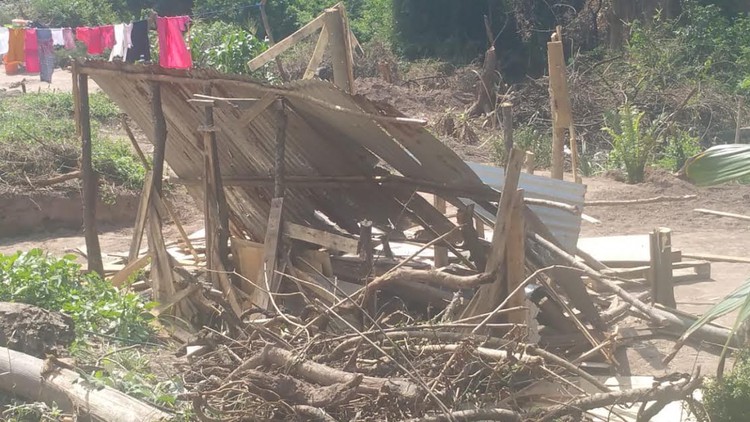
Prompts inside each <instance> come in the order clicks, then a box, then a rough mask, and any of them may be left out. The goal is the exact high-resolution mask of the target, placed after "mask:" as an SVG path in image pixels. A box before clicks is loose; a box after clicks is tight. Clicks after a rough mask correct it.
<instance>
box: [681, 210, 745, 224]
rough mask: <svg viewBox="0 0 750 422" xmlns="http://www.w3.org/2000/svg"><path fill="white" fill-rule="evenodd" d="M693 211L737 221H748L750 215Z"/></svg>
mask: <svg viewBox="0 0 750 422" xmlns="http://www.w3.org/2000/svg"><path fill="white" fill-rule="evenodd" d="M693 211H695V212H699V213H701V214H710V215H718V216H720V217H729V218H736V219H738V220H744V221H750V215H742V214H734V213H731V212H723V211H714V210H707V209H704V208H696V209H694V210H693Z"/></svg>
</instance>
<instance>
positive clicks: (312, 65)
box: [302, 26, 328, 79]
mask: <svg viewBox="0 0 750 422" xmlns="http://www.w3.org/2000/svg"><path fill="white" fill-rule="evenodd" d="M326 48H328V29H327V28H326V27H325V26H323V29H321V30H320V36H319V37H318V42H317V43H316V44H315V50H314V51H313V54H312V57H310V62H309V63H308V64H307V69H306V70H305V75H304V76H302V79H312V78H313V76H315V72H316V71H317V70H318V67H319V66H320V62H321V61H323V55H324V54H325V52H326Z"/></svg>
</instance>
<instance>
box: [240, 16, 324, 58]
mask: <svg viewBox="0 0 750 422" xmlns="http://www.w3.org/2000/svg"><path fill="white" fill-rule="evenodd" d="M324 20H325V14H322V15H320V16H318V17H317V18H315V19H313V20H311V21H310V22H309V23H308V24H307V25H305V26H303V27H302V28H300V29H298V30H297V32H295V33H293V34H292V35H290V36H288V37H286V38H284V39H283V40H281V41H279V42H278V43H276V45H274V46H273V47H271V48H269V49H268V50H266V51H264V52H263V53H261V54H260V55H259V56H257V57H255V58H254V59H252V60H250V61H249V62H247V67H248V68H249V69H250V71H254V70H258V69H260V68H261V66H263V65H265V64H266V63H268V62H270V61H271V60H273V59H275V58H276V56H278V55H279V54H281V53H283V52H284V51H286V50H287V49H289V47H291V46H293V45H294V44H296V43H297V42H299V41H300V40H302V39H304V38H306V37H308V36H310V35H312V34H313V33H314V32H315V31H317V30H318V29H320V28H321V27H322V26H323V23H324Z"/></svg>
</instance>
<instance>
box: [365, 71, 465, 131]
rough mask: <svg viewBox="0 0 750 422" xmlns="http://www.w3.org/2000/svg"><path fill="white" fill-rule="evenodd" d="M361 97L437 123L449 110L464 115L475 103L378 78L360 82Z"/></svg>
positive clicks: (457, 94) (458, 95) (452, 93)
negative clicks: (390, 82)
mask: <svg viewBox="0 0 750 422" xmlns="http://www.w3.org/2000/svg"><path fill="white" fill-rule="evenodd" d="M357 93H358V94H360V95H362V96H364V97H366V98H367V99H369V100H371V101H376V102H385V103H388V104H390V105H392V106H394V107H396V108H398V110H399V111H401V112H402V113H404V114H406V115H407V116H410V117H417V118H422V119H427V120H430V121H432V122H433V123H434V121H437V117H438V116H439V115H441V114H443V113H445V111H446V110H449V109H454V110H457V111H458V112H459V113H461V112H463V111H464V109H466V108H467V107H468V105H469V104H471V102H472V101H473V96H472V95H465V94H463V93H460V92H456V91H455V90H451V89H430V90H419V89H411V88H408V87H406V86H402V85H395V84H389V83H387V82H385V81H383V80H382V79H378V78H360V79H357Z"/></svg>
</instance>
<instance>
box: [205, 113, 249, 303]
mask: <svg viewBox="0 0 750 422" xmlns="http://www.w3.org/2000/svg"><path fill="white" fill-rule="evenodd" d="M200 129H201V130H202V131H203V160H204V166H203V170H204V172H203V181H204V186H203V189H204V192H203V193H204V204H203V206H204V213H203V214H204V226H205V230H206V270H207V271H208V280H209V281H211V283H212V284H213V285H214V286H216V287H218V288H220V289H221V291H222V292H223V293H224V298H225V299H226V300H227V302H228V303H229V305H230V307H231V308H232V311H234V313H235V314H236V315H237V316H240V315H242V307H241V306H240V304H239V301H238V300H237V292H235V290H234V286H233V285H232V281H231V280H230V279H229V275H228V274H227V270H228V269H229V244H228V242H229V212H228V210H227V205H226V198H225V197H224V186H223V185H222V180H221V169H220V167H219V152H218V147H217V145H216V132H215V128H214V113H213V105H206V106H205V108H204V120H203V126H202V127H201V128H200Z"/></svg>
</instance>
